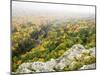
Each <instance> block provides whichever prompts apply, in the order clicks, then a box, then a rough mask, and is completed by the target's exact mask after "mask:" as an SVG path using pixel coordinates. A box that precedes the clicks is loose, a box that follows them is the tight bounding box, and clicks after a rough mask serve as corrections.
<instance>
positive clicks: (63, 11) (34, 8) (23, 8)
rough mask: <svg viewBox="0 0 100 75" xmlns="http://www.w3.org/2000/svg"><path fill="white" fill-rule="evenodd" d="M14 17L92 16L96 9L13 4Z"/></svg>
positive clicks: (57, 5)
mask: <svg viewBox="0 0 100 75" xmlns="http://www.w3.org/2000/svg"><path fill="white" fill-rule="evenodd" d="M12 14H13V15H28V14H33V15H80V14H81V15H82V14H86V15H91V14H95V7H93V6H80V5H64V4H47V3H34V2H18V1H13V2H12Z"/></svg>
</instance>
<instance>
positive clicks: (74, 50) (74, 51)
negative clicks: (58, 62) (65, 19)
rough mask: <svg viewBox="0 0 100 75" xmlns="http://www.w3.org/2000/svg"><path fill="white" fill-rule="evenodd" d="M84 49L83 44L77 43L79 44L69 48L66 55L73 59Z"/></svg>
mask: <svg viewBox="0 0 100 75" xmlns="http://www.w3.org/2000/svg"><path fill="white" fill-rule="evenodd" d="M84 50H85V48H84V47H83V46H82V45H80V44H77V45H74V46H72V48H71V49H69V50H68V51H66V52H65V53H64V55H65V56H67V58H69V59H73V58H74V57H76V56H77V55H79V54H80V53H81V52H82V51H84Z"/></svg>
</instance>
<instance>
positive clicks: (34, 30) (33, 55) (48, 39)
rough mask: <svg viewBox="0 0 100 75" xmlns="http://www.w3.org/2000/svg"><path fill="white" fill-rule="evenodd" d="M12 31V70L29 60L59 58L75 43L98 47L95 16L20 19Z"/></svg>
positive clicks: (88, 47)
mask: <svg viewBox="0 0 100 75" xmlns="http://www.w3.org/2000/svg"><path fill="white" fill-rule="evenodd" d="M24 18H25V17H24ZM24 18H22V20H23V19H24ZM13 19H14V18H13ZM11 32H12V35H11V41H12V46H11V50H12V72H16V70H17V69H18V67H19V65H21V64H23V63H26V62H36V61H38V62H47V61H49V60H51V59H52V58H53V59H57V58H59V57H60V56H62V55H63V54H64V53H65V52H66V51H67V50H69V49H70V48H71V47H72V46H73V45H75V44H81V45H83V46H84V47H85V48H86V49H90V48H93V47H96V44H95V43H96V27H95V20H94V18H93V19H91V18H77V19H64V20H62V19H61V20H56V19H55V20H51V21H48V20H45V22H39V21H38V23H35V22H34V20H32V21H29V22H19V21H18V22H17V19H14V20H13V21H12V30H11ZM64 70H66V69H64Z"/></svg>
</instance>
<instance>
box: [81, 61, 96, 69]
mask: <svg viewBox="0 0 100 75" xmlns="http://www.w3.org/2000/svg"><path fill="white" fill-rule="evenodd" d="M95 68H96V64H95V63H93V64H89V65H84V66H83V67H81V68H80V69H79V70H84V69H85V70H86V69H87V70H88V69H95Z"/></svg>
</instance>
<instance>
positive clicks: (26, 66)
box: [16, 44, 95, 73]
mask: <svg viewBox="0 0 100 75" xmlns="http://www.w3.org/2000/svg"><path fill="white" fill-rule="evenodd" d="M89 64H90V65H89ZM94 64H95V48H91V49H88V50H87V49H85V48H84V47H83V46H82V45H80V44H77V45H74V46H72V48H70V49H69V50H67V51H66V52H65V53H64V54H63V55H62V56H60V57H59V58H57V59H51V60H50V61H47V62H27V63H23V64H21V65H20V66H19V67H18V69H17V71H16V73H34V72H53V71H67V70H82V69H94V68H95V65H94Z"/></svg>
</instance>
